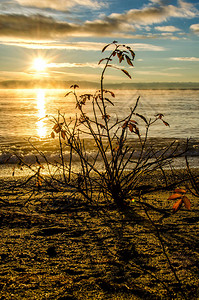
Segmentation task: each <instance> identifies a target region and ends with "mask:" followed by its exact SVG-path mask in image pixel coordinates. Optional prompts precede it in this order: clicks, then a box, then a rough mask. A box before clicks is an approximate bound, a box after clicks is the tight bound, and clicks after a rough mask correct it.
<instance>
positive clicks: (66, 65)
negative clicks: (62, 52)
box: [47, 63, 99, 69]
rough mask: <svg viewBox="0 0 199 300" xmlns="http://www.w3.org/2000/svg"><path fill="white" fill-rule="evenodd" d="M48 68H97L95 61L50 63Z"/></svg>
mask: <svg viewBox="0 0 199 300" xmlns="http://www.w3.org/2000/svg"><path fill="white" fill-rule="evenodd" d="M47 67H48V68H55V69H57V68H85V67H88V68H94V69H95V68H99V66H98V64H97V63H50V64H48V65H47Z"/></svg>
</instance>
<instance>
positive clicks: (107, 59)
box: [98, 58, 108, 65]
mask: <svg viewBox="0 0 199 300" xmlns="http://www.w3.org/2000/svg"><path fill="white" fill-rule="evenodd" d="M103 60H108V58H102V59H100V61H99V62H98V65H100V64H101V62H102V61H103Z"/></svg>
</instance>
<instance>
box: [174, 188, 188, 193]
mask: <svg viewBox="0 0 199 300" xmlns="http://www.w3.org/2000/svg"><path fill="white" fill-rule="evenodd" d="M174 192H175V193H180V194H185V193H186V190H184V189H181V188H176V189H175V190H174Z"/></svg>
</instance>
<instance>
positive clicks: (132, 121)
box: [130, 120, 138, 125]
mask: <svg viewBox="0 0 199 300" xmlns="http://www.w3.org/2000/svg"><path fill="white" fill-rule="evenodd" d="M130 122H131V123H134V124H137V125H138V122H136V121H135V120H130Z"/></svg>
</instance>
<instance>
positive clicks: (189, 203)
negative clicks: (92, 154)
mask: <svg viewBox="0 0 199 300" xmlns="http://www.w3.org/2000/svg"><path fill="white" fill-rule="evenodd" d="M182 200H183V202H184V206H185V207H186V209H191V202H190V200H189V198H187V197H186V196H184V197H183V198H182Z"/></svg>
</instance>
